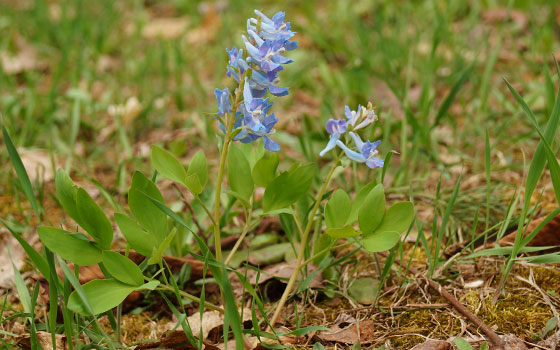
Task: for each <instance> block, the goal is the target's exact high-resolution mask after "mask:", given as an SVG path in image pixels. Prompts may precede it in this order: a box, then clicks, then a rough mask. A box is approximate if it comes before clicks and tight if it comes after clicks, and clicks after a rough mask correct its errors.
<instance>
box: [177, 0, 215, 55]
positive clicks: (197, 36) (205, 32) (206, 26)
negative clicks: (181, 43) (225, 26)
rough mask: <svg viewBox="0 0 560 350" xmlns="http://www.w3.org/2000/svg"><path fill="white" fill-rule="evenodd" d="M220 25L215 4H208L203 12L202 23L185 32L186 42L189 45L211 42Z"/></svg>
mask: <svg viewBox="0 0 560 350" xmlns="http://www.w3.org/2000/svg"><path fill="white" fill-rule="evenodd" d="M221 26H222V20H221V17H220V15H219V13H218V11H217V9H216V6H213V4H209V6H208V9H207V10H206V11H205V13H204V18H203V20H202V23H201V24H200V25H199V26H198V27H196V28H193V29H191V30H189V31H188V33H187V34H186V39H187V43H189V44H191V45H196V44H206V43H209V42H211V41H212V40H213V39H214V38H215V37H216V34H218V32H219V31H220V27H221Z"/></svg>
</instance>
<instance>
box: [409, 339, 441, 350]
mask: <svg viewBox="0 0 560 350" xmlns="http://www.w3.org/2000/svg"><path fill="white" fill-rule="evenodd" d="M450 349H451V343H449V342H446V341H440V340H428V341H427V342H425V343H422V344H418V345H416V346H415V347H413V348H412V349H410V350H450Z"/></svg>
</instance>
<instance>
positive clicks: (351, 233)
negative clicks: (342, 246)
mask: <svg viewBox="0 0 560 350" xmlns="http://www.w3.org/2000/svg"><path fill="white" fill-rule="evenodd" d="M326 233H327V235H329V236H331V237H332V238H348V237H355V236H359V235H361V234H362V233H361V232H360V231H356V230H355V229H354V228H353V227H352V226H350V225H347V226H344V227H342V228H328V229H327V231H326Z"/></svg>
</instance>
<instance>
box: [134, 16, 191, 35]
mask: <svg viewBox="0 0 560 350" xmlns="http://www.w3.org/2000/svg"><path fill="white" fill-rule="evenodd" d="M188 25H189V20H188V18H186V17H165V18H152V19H150V20H149V21H148V23H147V24H146V26H144V28H143V29H142V36H143V37H144V38H146V39H158V38H163V39H176V38H178V37H179V36H180V35H181V34H183V33H184V32H185V30H186V29H187V27H188Z"/></svg>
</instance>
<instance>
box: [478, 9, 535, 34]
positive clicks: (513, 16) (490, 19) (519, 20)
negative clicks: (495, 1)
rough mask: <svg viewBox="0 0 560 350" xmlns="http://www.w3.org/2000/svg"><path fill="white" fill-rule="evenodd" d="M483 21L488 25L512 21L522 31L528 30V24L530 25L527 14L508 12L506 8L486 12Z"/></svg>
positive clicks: (514, 11) (483, 14)
mask: <svg viewBox="0 0 560 350" xmlns="http://www.w3.org/2000/svg"><path fill="white" fill-rule="evenodd" d="M508 12H509V14H508ZM482 19H483V20H484V21H485V22H486V23H487V24H496V23H500V22H505V21H507V20H512V21H514V22H515V23H516V24H517V26H518V28H519V29H521V30H523V29H525V28H527V24H528V23H529V20H528V19H527V16H526V15H525V13H523V12H522V11H519V10H508V9H507V8H505V7H500V8H495V9H490V10H487V11H484V12H483V13H482Z"/></svg>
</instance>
